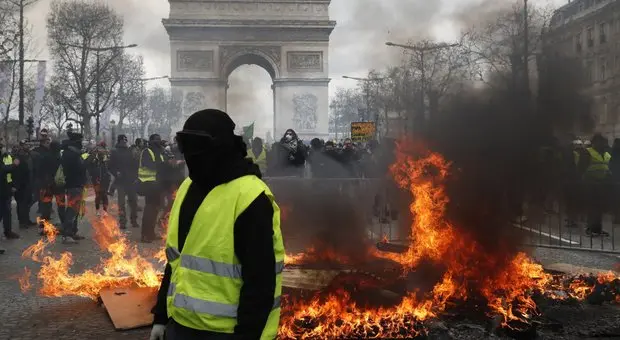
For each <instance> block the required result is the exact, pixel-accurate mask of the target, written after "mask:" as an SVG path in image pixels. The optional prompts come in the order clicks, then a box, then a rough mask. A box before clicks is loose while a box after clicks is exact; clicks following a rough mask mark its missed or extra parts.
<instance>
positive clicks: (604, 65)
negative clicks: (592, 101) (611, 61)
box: [598, 58, 607, 81]
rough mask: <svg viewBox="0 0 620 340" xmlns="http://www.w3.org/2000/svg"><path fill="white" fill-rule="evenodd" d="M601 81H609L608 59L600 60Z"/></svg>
mask: <svg viewBox="0 0 620 340" xmlns="http://www.w3.org/2000/svg"><path fill="white" fill-rule="evenodd" d="M599 63H600V64H599V79H598V80H600V81H605V79H607V59H605V58H601V59H600V60H599Z"/></svg>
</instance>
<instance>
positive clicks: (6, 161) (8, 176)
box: [2, 155, 13, 183]
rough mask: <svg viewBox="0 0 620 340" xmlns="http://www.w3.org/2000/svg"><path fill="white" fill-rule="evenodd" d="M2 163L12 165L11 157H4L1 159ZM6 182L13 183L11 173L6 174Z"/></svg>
mask: <svg viewBox="0 0 620 340" xmlns="http://www.w3.org/2000/svg"><path fill="white" fill-rule="evenodd" d="M2 162H3V163H4V165H13V157H11V155H6V156H4V157H3V158H2ZM6 182H7V183H13V176H12V175H11V173H8V174H6Z"/></svg>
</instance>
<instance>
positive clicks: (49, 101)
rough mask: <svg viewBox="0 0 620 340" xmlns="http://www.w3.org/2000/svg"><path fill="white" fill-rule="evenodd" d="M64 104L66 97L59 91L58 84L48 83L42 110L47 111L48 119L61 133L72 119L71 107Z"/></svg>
mask: <svg viewBox="0 0 620 340" xmlns="http://www.w3.org/2000/svg"><path fill="white" fill-rule="evenodd" d="M63 104H64V98H63V97H62V94H61V93H60V92H59V91H57V86H56V84H54V83H50V84H48V85H47V86H46V89H45V97H44V99H43V105H42V110H43V111H45V112H46V116H47V120H48V121H49V122H50V123H51V124H52V125H53V126H54V128H55V129H56V130H57V131H58V133H59V134H60V132H61V131H62V130H63V128H64V127H65V124H67V123H68V122H69V121H71V120H72V119H71V118H70V115H71V112H69V109H67V107H66V106H64V105H63ZM74 121H75V120H74Z"/></svg>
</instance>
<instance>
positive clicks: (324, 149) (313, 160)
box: [247, 129, 393, 178]
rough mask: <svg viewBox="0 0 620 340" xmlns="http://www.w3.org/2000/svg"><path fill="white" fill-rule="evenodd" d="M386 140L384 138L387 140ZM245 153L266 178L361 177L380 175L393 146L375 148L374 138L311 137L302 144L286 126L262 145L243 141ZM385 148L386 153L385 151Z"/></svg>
mask: <svg viewBox="0 0 620 340" xmlns="http://www.w3.org/2000/svg"><path fill="white" fill-rule="evenodd" d="M387 142H389V141H386V143H385V144H386V145H387V144H392V145H393V142H392V143H387ZM247 144H248V145H250V148H249V149H248V156H249V157H250V158H252V159H253V160H254V162H255V163H256V164H258V165H259V167H260V169H261V172H262V173H263V174H265V176H266V177H282V176H294V177H312V178H363V177H366V178H368V177H380V176H382V175H384V174H385V171H380V170H379V169H383V170H385V169H387V165H389V163H386V162H389V160H390V159H391V158H390V157H391V155H392V152H393V149H385V148H381V149H380V148H379V144H378V143H377V141H375V140H370V141H368V142H366V143H354V142H353V141H352V140H351V139H350V138H346V139H344V140H343V141H342V142H335V141H331V140H328V141H324V140H321V139H318V138H314V139H312V140H311V141H310V143H309V145H306V144H305V143H304V142H303V141H302V140H301V139H300V138H299V137H298V136H297V134H296V133H295V131H294V130H292V129H289V130H287V131H286V132H285V134H284V136H282V138H281V139H280V141H279V142H276V143H274V144H273V145H271V146H266V145H264V143H263V140H262V139H260V138H254V139H253V140H252V141H247ZM386 151H387V152H386Z"/></svg>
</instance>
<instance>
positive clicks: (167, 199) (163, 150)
mask: <svg viewBox="0 0 620 340" xmlns="http://www.w3.org/2000/svg"><path fill="white" fill-rule="evenodd" d="M0 144H2V145H1V146H2V157H3V166H2V172H1V173H0V177H1V178H2V179H3V180H2V181H1V182H2V184H1V185H0V190H1V192H0V193H1V196H0V198H1V201H2V202H1V209H0V218H2V220H3V226H4V236H5V238H6V239H9V240H10V239H16V238H19V237H20V236H19V234H18V233H17V232H16V231H14V230H13V228H12V218H11V217H12V205H11V203H12V201H13V198H14V199H15V202H16V213H17V214H16V215H17V219H18V221H19V228H20V229H25V228H29V227H34V226H36V225H37V223H36V222H35V221H33V220H32V219H31V217H30V216H31V214H30V211H31V209H32V208H33V207H34V206H35V205H36V206H37V214H38V216H39V217H40V218H41V219H42V220H47V221H50V220H51V219H52V215H53V212H54V208H53V204H52V203H53V202H54V201H55V203H56V209H55V210H56V213H57V216H58V220H59V222H60V223H59V226H60V228H59V229H60V233H61V235H62V240H63V243H66V244H73V243H77V242H78V241H79V240H81V239H83V236H81V235H80V233H79V230H78V221H79V219H80V218H81V217H83V216H84V214H85V199H86V196H87V194H88V191H89V190H92V192H94V206H95V215H96V217H97V218H99V217H101V216H103V215H106V214H108V209H109V206H110V197H114V195H116V200H117V205H118V224H119V227H120V228H121V229H126V228H127V226H131V227H132V228H141V232H142V233H141V241H142V242H145V243H150V242H153V241H154V240H156V239H158V238H159V236H158V235H157V233H156V232H155V230H156V226H157V223H158V221H159V218H160V217H163V215H164V214H162V212H163V213H165V212H166V211H169V210H170V208H171V205H172V202H173V200H174V193H175V191H176V190H177V188H178V186H179V185H180V183H182V181H183V180H184V179H185V178H186V167H185V163H184V161H183V157H182V155H181V154H180V152H179V149H178V147H177V145H176V143H174V142H173V143H168V142H167V141H164V140H162V139H161V137H160V136H159V135H157V134H154V135H151V136H150V137H149V139H148V140H144V139H141V138H138V139H136V140H135V142H134V143H133V144H132V145H130V143H129V141H128V138H127V136H126V135H119V136H118V138H117V139H116V145H115V146H114V148H112V149H110V148H108V146H107V145H106V143H105V142H99V143H95V142H94V141H85V140H84V138H83V135H82V134H80V133H75V132H68V133H67V138H66V139H64V140H62V141H59V140H54V139H53V138H51V136H50V135H49V134H48V133H47V131H46V130H42V131H41V135H40V139H39V145H38V146H36V147H31V143H30V142H28V141H26V140H22V141H20V143H19V144H18V145H16V146H14V147H13V148H12V149H11V151H10V152H9V151H8V150H7V149H6V148H5V145H4V141H3V140H2V141H0ZM246 144H247V145H248V146H247V157H248V158H250V159H252V160H253V161H254V163H255V164H257V165H258V166H259V168H260V171H261V173H262V174H263V176H265V177H282V176H287V177H290V176H294V177H313V178H360V177H379V176H380V173H382V174H384V173H385V171H377V169H379V168H383V169H385V168H386V167H387V165H388V164H389V160H387V159H386V157H385V156H386V155H388V154H391V151H389V152H387V153H386V152H380V151H379V150H380V149H379V148H378V143H377V142H375V141H370V142H368V143H365V144H360V143H358V144H356V143H353V142H352V141H351V139H345V140H343V141H342V142H341V143H336V142H334V141H326V142H325V141H323V140H320V139H317V138H315V139H313V140H312V141H310V143H309V145H306V144H305V143H304V142H303V141H302V140H300V139H299V137H298V136H297V134H296V133H295V131H294V130H292V129H289V130H287V131H286V133H285V134H284V136H282V138H281V140H280V141H279V142H277V143H274V144H273V145H271V146H267V145H264V143H263V141H262V140H261V139H260V138H254V139H253V140H251V141H247V142H246ZM384 163H385V164H384ZM139 196H143V197H144V201H145V205H144V213H143V214H142V220H141V221H138V211H139V210H140V207H139V206H138V197H139ZM40 227H41V226H40Z"/></svg>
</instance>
